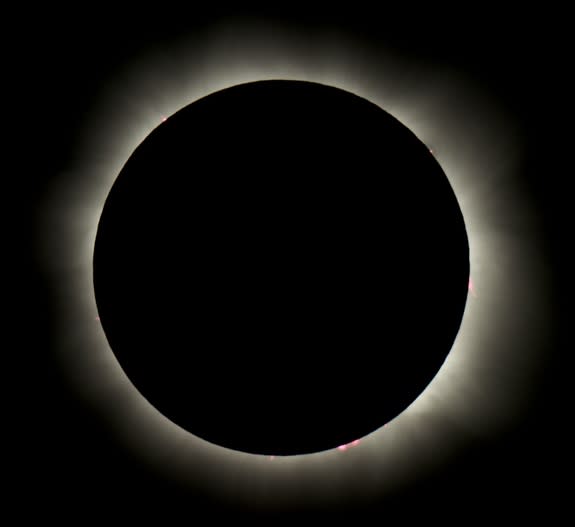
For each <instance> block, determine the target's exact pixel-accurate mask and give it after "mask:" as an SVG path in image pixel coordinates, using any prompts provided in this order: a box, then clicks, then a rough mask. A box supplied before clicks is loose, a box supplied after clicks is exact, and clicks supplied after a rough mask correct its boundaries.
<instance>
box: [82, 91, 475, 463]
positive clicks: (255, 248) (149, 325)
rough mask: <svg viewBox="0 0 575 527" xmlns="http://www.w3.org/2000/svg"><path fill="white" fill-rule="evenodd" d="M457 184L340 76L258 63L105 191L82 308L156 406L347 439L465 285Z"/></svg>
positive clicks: (416, 376)
mask: <svg viewBox="0 0 575 527" xmlns="http://www.w3.org/2000/svg"><path fill="white" fill-rule="evenodd" d="M469 270H470V266H469V247H468V239H467V234H466V230H465V224H464V220H463V216H462V214H461V211H460V208H459V205H458V202H457V199H456V197H455V194H454V192H453V190H452V188H451V186H450V184H449V181H448V179H447V177H446V176H445V174H444V173H443V170H442V169H441V167H440V165H439V164H438V163H437V161H436V160H435V158H434V157H433V155H432V154H431V153H430V151H429V148H428V147H427V146H426V145H425V144H423V143H422V142H421V141H420V140H419V139H418V138H417V137H416V136H415V135H414V134H413V133H412V132H411V131H410V130H409V129H408V128H407V127H405V126H404V125H403V124H402V123H400V122H399V121H398V120H397V119H395V118H394V117H393V116H391V115H390V114H388V113H387V112H386V111H384V110H383V109H382V108H380V107H379V106H377V105H375V104H373V103H371V102H369V101H367V100H366V99H363V98H361V97H359V96H357V95H354V94H352V93H350V92H347V91H344V90H342V89H339V88H335V87H331V86H327V85H323V84H317V83H312V82H303V81H293V80H290V81H287V80H267V81H258V82H251V83H246V84H240V85H236V86H233V87H230V88H227V89H224V90H221V91H218V92H215V93H212V94H211V95H208V96H206V97H203V98H201V99H199V100H197V101H195V102H194V103H192V104H190V105H188V106H186V107H184V108H183V109H181V110H180V111H178V112H177V113H175V114H174V115H172V116H170V117H169V118H168V119H166V120H165V122H163V123H162V124H161V125H159V126H158V127H157V128H156V129H154V130H153V131H152V132H151V133H150V134H149V135H148V136H147V137H146V139H145V140H144V141H143V142H142V143H141V144H140V145H139V147H138V148H137V149H136V150H135V151H134V152H133V154H132V155H131V157H130V158H129V159H128V161H127V162H126V164H125V165H124V167H123V168H122V170H121V172H120V174H119V176H118V177H117V179H116V181H115V183H114V185H113V186H112V189H111V191H110V193H109V195H108V197H107V199H106V202H105V205H104V208H103V211H102V214H101V217H100V220H99V224H98V230H97V235H96V242H95V248H94V258H93V271H94V289H95V296H96V303H97V307H98V314H99V317H100V320H101V323H102V327H103V329H104V332H105V334H106V337H107V340H108V342H109V344H110V347H111V349H112V351H113V353H114V354H115V356H116V358H117V360H118V362H119V364H120V365H121V367H122V368H123V370H124V371H125V373H126V375H127V377H128V378H129V379H130V381H131V382H132V383H133V385H134V386H135V387H136V388H137V389H138V390H139V392H140V393H141V394H142V396H143V397H145V398H146V399H147V400H148V401H149V402H150V403H151V404H152V405H153V406H154V407H155V408H156V409H157V410H158V411H159V412H161V413H162V414H163V415H164V416H166V417H167V418H168V419H170V420H171V421H172V422H174V423H175V424H177V425H179V426H180V427H182V428H183V429H185V430H187V431H189V432H190V433H192V434H194V435H196V436H198V437H200V438H202V439H205V440H207V441H209V442H211V443H214V444H217V445H220V446H224V447H227V448H230V449H233V450H239V451H243V452H249V453H257V454H270V455H295V454H305V453H312V452H318V451H323V450H327V449H330V448H335V447H337V446H339V445H343V444H348V443H351V442H353V441H354V440H357V439H359V438H362V437H364V436H366V435H367V434H369V433H371V432H373V431H375V430H377V429H378V428H380V427H381V426H383V425H385V424H386V423H388V422H389V421H390V420H392V419H394V418H395V417H396V416H398V415H399V414H400V413H401V412H402V411H403V410H405V409H406V408H407V407H408V406H409V405H410V404H411V403H412V402H413V401H414V400H415V399H416V398H417V397H418V396H419V395H420V394H421V393H422V392H423V390H424V389H425V388H426V386H427V385H428V384H429V383H430V382H431V380H432V379H433V378H434V376H435V375H436V374H437V372H438V370H439V368H440V367H441V365H442V364H443V362H444V361H445V359H446V357H447V355H448V354H449V352H450V350H451V347H452V345H453V342H454V340H455V337H456V335H457V332H458V330H459V327H460V324H461V320H462V317H463V312H464V308H465V303H466V299H467V295H468V280H469Z"/></svg>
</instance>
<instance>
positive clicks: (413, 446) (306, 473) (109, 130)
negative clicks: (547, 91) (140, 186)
mask: <svg viewBox="0 0 575 527" xmlns="http://www.w3.org/2000/svg"><path fill="white" fill-rule="evenodd" d="M269 79H286V80H303V81H310V82H316V83H320V84H326V85H329V86H334V87H337V88H340V89H343V90H346V91H348V92H351V93H353V94H356V95H359V96H360V97H363V98H365V99H367V100H369V101H371V102H372V103H375V104H376V105H378V106H380V107H381V108H382V109H384V110H385V111H387V112H388V113H390V114H391V115H393V116H394V117H396V118H397V119H398V120H399V121H401V122H402V123H403V124H404V125H405V126H407V127H408V128H409V129H410V130H411V131H412V132H414V133H415V135H416V136H417V137H418V138H419V139H420V140H421V141H423V142H424V143H425V144H427V145H429V147H430V149H431V150H432V151H433V153H434V155H435V156H436V158H437V160H438V162H439V163H440V164H441V166H442V168H443V170H444V172H445V174H446V175H447V177H448V179H449V181H450V183H451V186H452V187H453V189H454V191H455V194H456V196H457V199H458V201H459V205H460V208H461V210H462V212H463V216H464V220H465V223H466V228H467V233H468V238H469V250H470V264H471V282H470V284H472V287H470V294H469V298H468V302H467V306H466V311H465V314H464V317H463V322H462V325H461V328H460V331H459V334H458V336H457V338H456V340H455V343H454V346H453V348H452V350H451V352H450V354H449V356H448V358H447V360H446V362H445V363H444V365H443V367H442V368H441V370H440V371H439V373H438V374H437V376H436V377H435V379H434V380H433V381H432V383H431V384H430V385H429V386H428V387H427V388H426V390H425V391H424V392H423V393H422V394H421V395H420V397H419V398H418V399H417V400H416V401H414V402H413V403H412V404H411V405H410V407H409V408H408V409H407V410H405V411H404V412H403V413H402V414H401V415H400V416H398V417H397V418H396V419H394V420H393V421H392V422H391V423H389V424H387V425H386V426H384V427H382V428H380V429H379V430H377V431H375V432H373V433H372V434H370V435H368V436H366V437H364V438H362V439H361V442H360V444H350V445H348V447H349V448H348V447H343V446H342V448H340V449H334V450H331V451H327V452H320V453H317V454H308V455H302V456H289V457H277V458H274V459H270V458H269V457H268V456H258V455H253V454H246V453H241V452H236V451H232V450H228V449H225V448H223V447H220V446H216V445H213V444H210V443H208V442H206V441H203V440H202V439H199V438H197V437H195V436H193V435H192V434H190V433H189V432H187V431H185V430H183V429H181V428H180V427H178V426H177V425H175V424H173V423H172V422H170V421H169V420H168V419H166V418H165V417H164V416H162V415H161V414H160V413H159V412H158V411H157V410H156V409H155V408H154V407H153V406H151V405H150V404H149V403H148V402H147V401H146V400H145V399H144V398H143V397H142V396H141V395H140V393H139V392H138V391H137V390H136V389H135V387H134V386H133V385H132V384H131V382H130V381H129V380H128V378H127V377H126V376H125V374H124V373H123V371H122V369H121V368H120V366H119V364H118V362H117V360H116V358H115V356H114V354H113V353H112V350H111V349H110V348H109V346H108V343H107V340H106V337H105V335H104V332H103V330H102V327H101V325H100V324H99V322H98V320H97V310H96V303H95V296H94V290H93V284H92V254H93V249H94V243H95V237H96V230H97V225H98V221H99V217H100V214H101V212H102V209H103V206H104V201H105V199H106V197H107V195H108V192H109V191H110V189H111V187H112V184H113V182H114V180H115V178H116V177H117V176H118V175H119V173H120V171H121V168H122V166H123V164H124V163H125V162H126V161H127V160H128V158H129V157H130V155H131V154H132V152H133V151H134V150H135V148H136V147H137V146H138V145H139V144H140V143H141V142H142V141H143V140H144V138H145V137H146V136H147V135H148V134H149V133H150V132H151V131H152V130H153V129H154V128H155V127H157V126H159V125H160V124H161V122H162V121H163V120H164V119H166V118H169V116H170V115H172V114H173V113H175V112H176V111H178V110H179V109H181V108H182V107H184V106H186V105H188V104H190V103H192V102H194V101H196V100H198V99H200V98H202V97H204V96H207V95H209V94H211V93H213V92H215V91H218V90H220V89H224V88H227V87H230V86H233V85H237V84H241V83H245V82H251V81H257V80H269ZM522 148H524V145H523V138H522V137H521V132H520V130H519V129H518V128H517V126H516V125H515V124H514V122H513V119H512V118H511V117H510V116H508V115H506V114H505V111H504V110H503V109H502V108H500V107H498V104H497V102H496V101H495V100H492V99H490V98H489V97H488V96H487V95H486V94H480V93H478V92H477V91H476V90H475V89H474V88H473V86H472V84H471V83H470V82H469V81H466V79H465V78H464V77H462V76H461V75H459V74H456V73H455V72H453V71H449V70H446V69H438V68H435V69H433V70H432V69H431V68H429V67H426V66H424V65H422V64H418V63H415V61H413V60H409V59H406V58H405V57H399V56H397V55H394V54H393V53H392V52H390V51H389V50H385V49H381V48H376V47H372V46H371V44H367V43H365V42H361V41H360V40H358V39H354V38H352V37H349V36H346V35H343V34H337V35H336V34H333V33H332V34H327V33H323V34H316V35H315V36H314V37H313V38H307V39H304V38H302V35H301V34H300V33H299V32H298V31H295V30H293V29H290V28H287V27H273V28H272V27H270V26H269V25H268V26H266V27H264V26H260V25H258V24H249V23H242V24H230V25H228V26H219V27H218V28H212V29H211V30H209V31H206V32H205V33H204V34H202V35H196V36H195V37H193V38H190V39H189V40H188V41H185V42H184V41H181V42H179V43H177V44H173V45H170V46H168V45H166V47H165V48H164V49H160V50H158V51H157V53H156V54H151V55H150V56H146V57H144V58H142V59H141V60H135V61H134V63H133V64H132V65H131V66H130V67H127V68H126V69H125V70H124V71H122V72H120V74H119V75H118V76H117V77H116V78H115V80H114V82H113V83H111V84H110V85H109V86H108V88H107V90H106V92H105V93H102V94H100V97H99V101H98V104H97V105H96V106H95V107H94V108H93V113H92V115H91V117H90V118H88V119H87V120H86V123H85V129H84V132H83V134H82V136H81V137H80V139H79V141H78V145H77V155H76V156H75V159H76V161H75V162H74V163H72V164H71V165H70V166H69V167H68V170H67V171H66V172H65V173H63V174H61V175H60V176H59V178H58V179H57V181H56V182H55V183H54V185H53V187H52V189H51V192H50V195H49V196H48V198H47V200H46V202H45V207H44V210H43V212H42V214H41V216H42V225H41V227H40V229H39V243H40V244H41V248H42V250H43V255H44V260H45V262H46V269H47V272H48V274H49V277H50V280H51V283H52V284H53V293H54V299H55V303H56V311H57V315H58V321H59V324H60V327H59V328H58V330H57V333H58V335H59V338H58V342H57V352H56V354H57V357H56V359H57V360H58V361H59V363H60V364H61V366H62V368H63V371H64V372H65V373H66V376H67V378H69V382H70V383H72V385H73V387H74V389H75V390H77V392H78V396H79V397H82V398H83V399H84V401H85V402H86V404H89V405H91V406H93V407H95V408H96V409H97V410H98V411H99V412H101V414H102V415H103V416H105V419H106V421H107V422H108V423H109V427H110V430H111V431H113V432H114V433H115V434H116V436H117V439H118V441H121V442H124V443H125V444H127V445H129V446H130V447H131V448H132V449H133V450H134V451H137V452H138V453H139V454H140V455H141V458H142V460H143V461H144V462H145V463H146V464H149V465H151V466H152V467H153V468H154V469H155V470H157V471H158V473H160V474H163V476H164V477H168V478H175V479H177V480H178V481H180V482H181V483H182V484H185V485H190V486H191V487H194V488H199V487H201V488H202V489H203V490H204V491H205V492H210V493H213V495H215V496H217V497H219V498H221V499H229V500H233V501H235V502H246V503H247V502H249V503H255V502H257V503H259V504H262V506H263V505H266V504H272V502H273V503H277V501H278V500H280V501H282V502H284V503H288V504H289V503H290V502H293V501H294V500H297V501H298V503H301V502H302V501H306V502H309V503H318V502H322V501H325V500H333V499H337V497H338V496H339V495H343V494H345V495H347V497H348V499H349V496H350V495H352V496H356V497H357V498H358V499H360V498H362V496H366V495H380V494H384V493H386V492H387V491H389V490H390V489H392V488H395V489H397V488H398V486H401V485H405V484H408V483H409V482H410V481H411V480H412V479H413V478H415V477H418V476H420V475H422V474H423V473H424V472H427V471H430V470H433V469H434V468H435V467H438V466H440V465H441V464H442V463H444V462H447V461H448V460H449V458H450V456H452V455H453V454H454V453H455V452H456V451H457V450H458V448H460V447H461V446H462V445H464V444H465V442H466V441H468V440H469V439H470V438H471V437H477V436H493V435H494V434H498V433H500V432H501V431H502V430H504V429H505V427H506V426H508V425H509V424H510V423H512V422H513V420H514V419H515V418H516V417H517V416H519V415H521V413H522V412H523V411H524V410H525V408H526V406H527V404H528V399H529V397H528V395H527V390H526V389H525V386H528V385H529V384H530V383H532V382H533V379H534V378H535V376H536V370H537V365H538V364H539V363H540V360H541V357H540V355H541V354H540V350H541V345H540V341H541V339H543V334H544V332H543V331H541V329H542V328H544V327H545V325H546V322H547V321H546V319H545V317H546V315H545V313H546V310H545V309H541V307H540V306H541V304H542V303H543V302H545V301H546V293H547V285H546V284H547V278H546V273H545V271H544V262H543V261H542V259H541V256H540V254H539V252H538V249H539V245H538V243H539V242H538V235H537V232H538V225H537V223H536V215H535V214H533V212H532V210H531V208H530V207H531V205H530V203H529V200H528V199H527V196H525V195H524V193H523V194H522V190H521V184H520V179H521V173H520V163H519V161H520V157H521V152H522ZM535 277H536V279H535ZM420 279H421V294H422V295H424V294H425V283H426V280H432V279H433V277H427V276H425V269H424V268H423V269H422V275H421V277H420ZM527 284H528V286H527ZM526 328H528V329H526ZM352 446H353V447H354V448H351V447H352ZM214 467H217V468H214ZM352 475H353V477H351V476H352ZM359 478H361V481H363V484H362V488H361V490H358V488H356V487H354V486H353V482H354V481H358V479H359ZM322 482H323V483H324V484H322Z"/></svg>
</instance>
